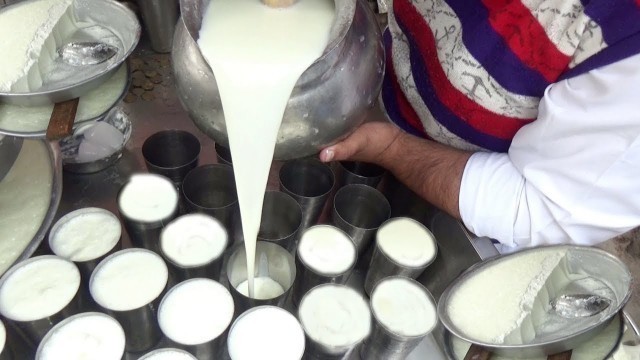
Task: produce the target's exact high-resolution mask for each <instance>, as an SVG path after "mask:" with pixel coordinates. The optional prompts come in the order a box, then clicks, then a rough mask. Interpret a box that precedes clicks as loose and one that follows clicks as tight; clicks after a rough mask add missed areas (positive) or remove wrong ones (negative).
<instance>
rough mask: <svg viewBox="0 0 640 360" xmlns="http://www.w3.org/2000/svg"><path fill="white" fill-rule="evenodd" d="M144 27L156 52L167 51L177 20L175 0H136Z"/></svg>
mask: <svg viewBox="0 0 640 360" xmlns="http://www.w3.org/2000/svg"><path fill="white" fill-rule="evenodd" d="M136 3H137V4H138V7H139V9H140V15H142V22H143V23H144V29H145V31H146V33H147V35H148V36H149V40H150V41H151V48H152V49H153V51H155V52H157V53H168V52H170V51H171V46H172V45H173V31H174V29H175V26H176V22H177V21H178V16H179V13H178V1H177V0H138V1H136Z"/></svg>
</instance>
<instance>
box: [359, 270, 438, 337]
mask: <svg viewBox="0 0 640 360" xmlns="http://www.w3.org/2000/svg"><path fill="white" fill-rule="evenodd" d="M371 309H372V311H373V313H374V314H375V316H376V318H377V319H378V321H379V322H380V323H381V324H382V325H383V326H384V327H385V328H387V329H388V330H390V331H392V332H393V333H396V334H398V335H402V336H422V335H426V334H427V333H429V331H431V330H432V329H433V328H434V327H435V325H436V323H437V322H438V315H437V312H436V307H435V305H434V304H433V301H432V300H431V299H430V298H429V296H428V295H427V293H426V292H425V291H424V289H422V288H421V287H420V286H419V285H417V284H416V283H415V282H413V281H409V280H408V279H404V278H397V277H392V278H387V279H385V280H383V281H381V282H380V283H378V285H377V286H376V287H375V288H374V289H373V293H372V294H371Z"/></svg>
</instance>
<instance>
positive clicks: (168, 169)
mask: <svg viewBox="0 0 640 360" xmlns="http://www.w3.org/2000/svg"><path fill="white" fill-rule="evenodd" d="M142 156H143V157H144V161H145V163H146V164H147V169H148V170H149V172H152V173H156V174H159V175H163V176H166V177H167V178H169V179H171V181H173V182H174V183H175V184H180V183H182V180H183V179H184V177H185V176H186V175H187V173H189V171H191V170H192V169H194V168H195V167H196V166H198V157H199V156H200V141H199V140H198V138H197V137H196V136H195V135H193V134H191V133H190V132H188V131H184V130H162V131H158V132H157V133H155V134H153V135H151V136H149V137H148V138H147V140H145V141H144V144H142Z"/></svg>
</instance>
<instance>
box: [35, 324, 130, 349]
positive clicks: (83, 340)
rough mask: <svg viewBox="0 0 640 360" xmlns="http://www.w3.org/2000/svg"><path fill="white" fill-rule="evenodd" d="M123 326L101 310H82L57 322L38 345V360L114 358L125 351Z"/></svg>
mask: <svg viewBox="0 0 640 360" xmlns="http://www.w3.org/2000/svg"><path fill="white" fill-rule="evenodd" d="M124 344H125V335H124V330H122V326H120V324H119V323H118V322H117V321H116V320H115V319H114V318H112V317H110V316H108V315H105V314H101V313H82V314H78V315H76V316H72V317H70V318H68V319H66V320H64V321H62V322H61V323H59V324H57V325H56V326H55V327H53V328H52V329H51V330H49V332H48V333H47V336H46V337H45V339H44V340H43V341H42V342H41V343H40V345H39V346H38V352H37V354H36V359H38V360H48V359H51V360H59V359H65V360H85V359H92V360H112V359H120V358H122V356H123V354H124Z"/></svg>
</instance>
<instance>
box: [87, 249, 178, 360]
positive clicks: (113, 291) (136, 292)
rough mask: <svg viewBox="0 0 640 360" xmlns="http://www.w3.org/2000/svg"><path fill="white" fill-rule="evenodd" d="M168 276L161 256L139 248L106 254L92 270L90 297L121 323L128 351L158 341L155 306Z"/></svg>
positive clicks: (154, 343) (148, 346)
mask: <svg viewBox="0 0 640 360" xmlns="http://www.w3.org/2000/svg"><path fill="white" fill-rule="evenodd" d="M168 277H169V271H168V269H167V265H166V264H165V262H164V260H163V259H162V257H161V256H160V255H158V254H156V253H155V252H153V251H150V250H147V249H140V248H130V249H125V250H120V251H118V252H116V253H114V254H112V255H109V256H108V257H107V258H106V259H104V260H102V261H101V262H100V264H98V266H97V267H96V268H95V270H94V271H93V274H92V275H91V279H90V280H89V291H90V293H91V296H92V297H93V300H94V301H95V302H96V303H97V304H98V305H99V306H100V308H101V309H102V311H104V312H106V313H107V314H109V315H111V316H112V317H114V318H115V319H116V320H118V322H119V323H120V324H121V325H122V327H123V329H124V332H125V334H126V337H127V342H126V349H127V351H131V352H139V351H145V350H148V349H150V348H151V347H153V346H154V345H156V344H157V343H158V341H159V340H160V337H161V333H160V328H159V326H158V321H157V317H156V315H157V314H156V309H157V308H158V303H159V302H160V299H161V298H162V293H163V292H164V290H165V288H166V286H167V282H168Z"/></svg>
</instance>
